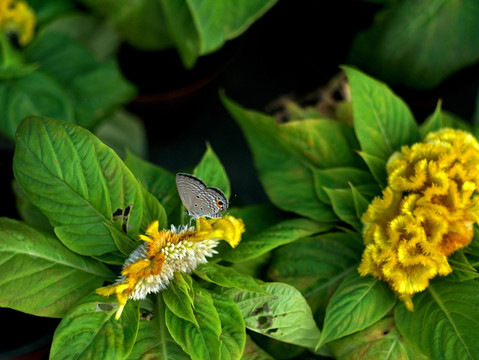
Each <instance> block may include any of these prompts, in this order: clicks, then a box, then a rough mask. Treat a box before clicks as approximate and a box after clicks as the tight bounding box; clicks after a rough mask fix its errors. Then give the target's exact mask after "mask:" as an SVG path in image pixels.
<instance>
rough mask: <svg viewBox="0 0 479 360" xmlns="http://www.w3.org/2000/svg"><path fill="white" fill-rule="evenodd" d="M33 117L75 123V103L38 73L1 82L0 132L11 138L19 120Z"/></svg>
mask: <svg viewBox="0 0 479 360" xmlns="http://www.w3.org/2000/svg"><path fill="white" fill-rule="evenodd" d="M32 114H42V115H44V116H48V117H52V118H58V119H63V120H65V121H69V122H74V121H75V104H74V102H73V100H72V99H71V98H69V97H67V96H66V95H65V91H64V89H63V88H62V87H61V86H60V85H59V84H58V83H57V82H56V81H55V80H54V79H52V78H51V77H50V76H48V75H46V74H44V73H42V72H41V71H39V70H37V71H34V72H32V73H30V74H28V75H26V76H23V77H20V78H16V79H11V80H10V81H8V82H5V81H0V119H1V120H0V130H1V131H2V132H3V133H4V134H5V135H7V136H9V137H10V138H12V139H13V138H14V137H15V132H16V130H17V127H18V124H19V123H20V121H21V120H23V119H24V118H25V117H27V116H30V115H32Z"/></svg>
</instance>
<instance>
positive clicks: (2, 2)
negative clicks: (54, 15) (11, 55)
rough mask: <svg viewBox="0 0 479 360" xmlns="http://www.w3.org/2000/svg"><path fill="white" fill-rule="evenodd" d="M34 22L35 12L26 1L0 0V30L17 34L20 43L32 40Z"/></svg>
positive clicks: (23, 43) (24, 43)
mask: <svg viewBox="0 0 479 360" xmlns="http://www.w3.org/2000/svg"><path fill="white" fill-rule="evenodd" d="M35 24H36V17H35V13H34V12H33V10H32V9H31V8H30V7H29V6H28V5H27V2H26V1H21V0H0V31H2V30H3V31H5V32H13V33H15V34H17V36H18V42H19V43H20V45H22V46H23V45H26V44H28V43H29V42H30V41H31V40H32V38H33V34H34V30H35Z"/></svg>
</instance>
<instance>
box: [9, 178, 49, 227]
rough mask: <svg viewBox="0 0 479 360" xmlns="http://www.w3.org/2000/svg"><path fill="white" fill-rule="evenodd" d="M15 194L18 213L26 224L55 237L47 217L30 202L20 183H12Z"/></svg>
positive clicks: (14, 181)
mask: <svg viewBox="0 0 479 360" xmlns="http://www.w3.org/2000/svg"><path fill="white" fill-rule="evenodd" d="M12 188H13V193H14V194H15V200H16V202H15V203H16V206H17V211H18V213H19V214H20V216H21V218H22V220H23V221H25V223H27V224H28V225H30V226H32V227H33V228H34V229H37V230H40V231H43V232H46V233H49V234H50V235H55V233H54V231H53V227H52V226H51V225H50V222H49V221H48V219H47V217H46V216H45V215H43V213H42V212H41V211H40V210H39V209H38V208H37V207H36V206H35V205H33V204H32V202H31V201H30V200H28V198H27V196H26V195H25V193H24V192H23V191H22V189H21V188H20V185H18V181H16V180H13V181H12Z"/></svg>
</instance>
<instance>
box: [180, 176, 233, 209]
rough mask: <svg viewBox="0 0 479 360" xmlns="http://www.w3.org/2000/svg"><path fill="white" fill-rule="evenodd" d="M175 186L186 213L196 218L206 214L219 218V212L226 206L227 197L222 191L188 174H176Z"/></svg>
mask: <svg viewBox="0 0 479 360" xmlns="http://www.w3.org/2000/svg"><path fill="white" fill-rule="evenodd" d="M176 187H177V189H178V194H179V195H180V198H181V201H182V202H183V205H184V206H185V208H186V210H187V212H188V215H191V216H193V218H197V217H200V216H208V217H212V218H219V217H221V215H220V214H219V213H220V212H222V211H225V210H226V209H227V208H228V199H227V198H226V196H225V194H224V193H223V191H221V190H220V189H218V188H216V187H206V184H205V183H204V182H203V181H201V180H200V179H198V178H197V177H195V176H193V175H190V174H177V175H176Z"/></svg>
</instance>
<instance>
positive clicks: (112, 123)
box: [95, 110, 148, 159]
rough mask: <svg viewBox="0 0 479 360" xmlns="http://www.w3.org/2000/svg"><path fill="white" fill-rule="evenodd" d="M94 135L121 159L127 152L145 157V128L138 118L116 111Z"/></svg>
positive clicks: (146, 150) (122, 111)
mask: <svg viewBox="0 0 479 360" xmlns="http://www.w3.org/2000/svg"><path fill="white" fill-rule="evenodd" d="M95 135H96V136H98V138H99V139H100V140H101V141H103V143H104V144H106V145H107V146H109V147H111V148H112V149H113V150H115V152H116V153H117V154H118V156H120V157H121V158H122V159H124V158H125V157H126V154H127V152H128V151H131V152H132V153H133V154H135V155H136V156H139V157H146V155H147V152H148V143H147V136H146V130H145V126H144V125H143V122H142V121H141V120H140V118H138V117H136V116H135V115H133V114H131V113H129V112H127V111H125V110H118V111H116V112H114V113H113V114H112V115H111V116H110V117H108V118H107V119H106V120H105V121H103V122H102V123H101V124H100V125H99V126H98V127H97V128H96V129H95Z"/></svg>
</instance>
